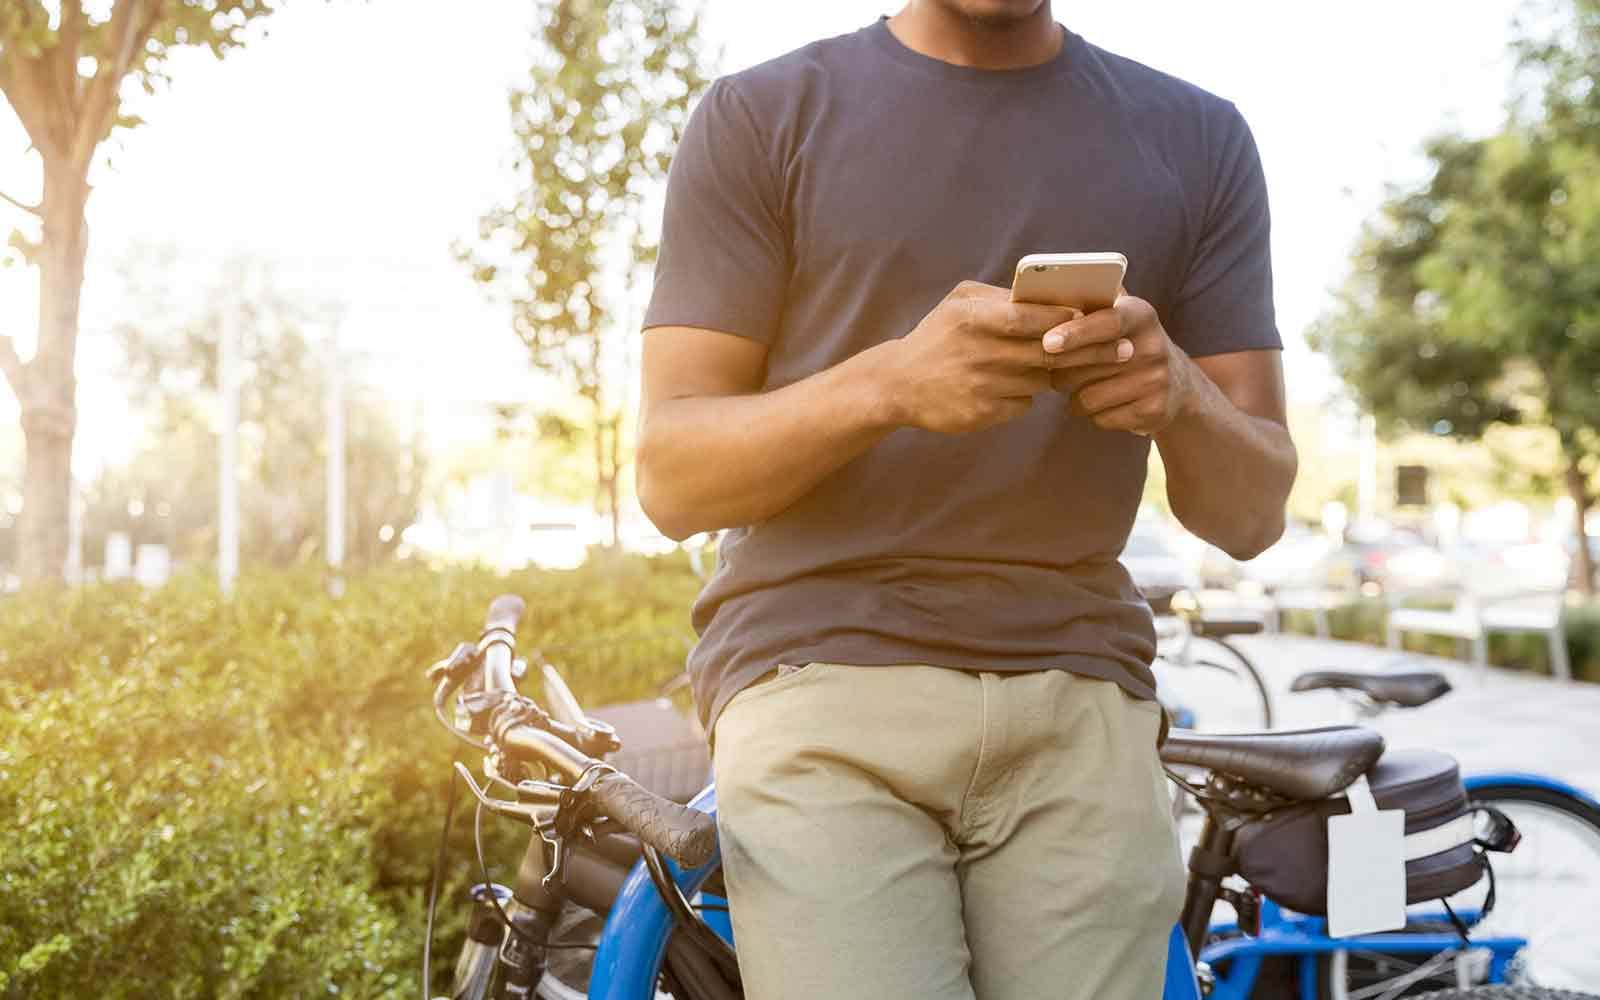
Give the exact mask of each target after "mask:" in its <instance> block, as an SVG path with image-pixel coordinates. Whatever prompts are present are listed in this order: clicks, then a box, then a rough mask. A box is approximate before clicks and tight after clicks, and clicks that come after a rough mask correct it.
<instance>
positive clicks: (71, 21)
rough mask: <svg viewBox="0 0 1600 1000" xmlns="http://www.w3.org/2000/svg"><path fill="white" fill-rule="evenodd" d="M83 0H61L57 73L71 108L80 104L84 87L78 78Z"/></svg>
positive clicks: (62, 91)
mask: <svg viewBox="0 0 1600 1000" xmlns="http://www.w3.org/2000/svg"><path fill="white" fill-rule="evenodd" d="M83 28H84V20H83V0H61V29H60V31H58V32H57V35H56V37H57V39H58V40H57V42H56V48H57V49H58V50H59V51H58V52H57V53H56V74H57V77H58V81H57V82H58V84H59V86H60V88H61V100H62V101H63V102H64V103H65V104H66V106H67V107H69V108H75V107H77V106H78V93H79V91H80V90H81V89H82V86H81V83H80V81H79V78H78V51H79V47H80V45H81V44H82V40H83Z"/></svg>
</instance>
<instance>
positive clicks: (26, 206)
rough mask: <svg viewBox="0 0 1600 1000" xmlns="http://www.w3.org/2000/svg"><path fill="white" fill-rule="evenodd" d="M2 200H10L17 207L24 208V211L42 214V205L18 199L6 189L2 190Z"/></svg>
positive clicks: (0, 193) (0, 195)
mask: <svg viewBox="0 0 1600 1000" xmlns="http://www.w3.org/2000/svg"><path fill="white" fill-rule="evenodd" d="M0 201H9V202H10V203H11V204H13V205H15V206H16V207H18V208H20V209H22V210H23V211H24V212H31V213H33V214H34V215H38V214H40V211H39V209H40V206H38V205H29V204H28V203H27V202H23V201H18V200H17V199H16V198H13V197H11V196H10V195H9V194H6V193H5V192H4V191H0Z"/></svg>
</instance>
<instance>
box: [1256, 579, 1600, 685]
mask: <svg viewBox="0 0 1600 1000" xmlns="http://www.w3.org/2000/svg"><path fill="white" fill-rule="evenodd" d="M1385 614H1386V609H1385V604H1384V602H1383V600H1382V599H1380V598H1364V599H1362V600H1361V601H1359V602H1356V603H1354V604H1348V605H1345V606H1343V607H1339V608H1335V609H1333V610H1332V611H1330V612H1329V613H1328V631H1329V632H1330V633H1331V634H1332V636H1333V637H1334V638H1335V639H1346V640H1350V641H1354V642H1365V643H1369V644H1372V645H1377V646H1381V645H1383V644H1384V642H1385V633H1384V617H1385ZM1564 624H1565V626H1566V633H1567V659H1568V662H1570V663H1571V665H1572V676H1573V677H1575V678H1577V679H1579V680H1586V681H1593V682H1596V683H1600V602H1591V603H1589V604H1582V605H1576V606H1573V607H1569V608H1568V609H1567V615H1566V619H1565V623H1564ZM1314 626H1315V622H1314V620H1313V619H1312V616H1311V613H1310V612H1309V611H1290V612H1287V613H1286V614H1285V615H1284V628H1285V630H1286V631H1295V632H1305V633H1308V634H1309V633H1312V632H1313V631H1314ZM1402 640H1403V642H1404V643H1405V648H1406V649H1409V650H1414V651H1416V652H1422V653H1430V654H1433V655H1435V656H1449V657H1455V656H1461V655H1468V653H1467V651H1465V650H1458V649H1457V646H1456V641H1455V640H1454V639H1452V638H1450V637H1449V636H1440V635H1431V636H1424V635H1412V634H1408V635H1405V636H1403V637H1402ZM1489 662H1490V663H1493V664H1496V665H1498V666H1502V667H1511V668H1514V669H1520V670H1530V671H1534V672H1536V673H1545V674H1548V673H1550V649H1549V647H1548V646H1547V645H1545V639H1544V637H1543V636H1540V635H1511V634H1505V635H1490V636H1489Z"/></svg>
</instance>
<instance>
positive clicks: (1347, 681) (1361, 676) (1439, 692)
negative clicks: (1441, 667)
mask: <svg viewBox="0 0 1600 1000" xmlns="http://www.w3.org/2000/svg"><path fill="white" fill-rule="evenodd" d="M1319 688H1332V689H1335V690H1343V691H1360V692H1361V693H1362V694H1364V695H1366V696H1367V697H1368V698H1371V699H1372V700H1373V701H1379V702H1384V703H1387V704H1390V705H1398V706H1399V707H1401V708H1416V707H1417V706H1418V705H1426V704H1427V703H1428V702H1430V701H1433V700H1434V699H1435V698H1440V697H1443V696H1444V695H1446V694H1448V693H1449V692H1450V682H1449V681H1447V680H1445V679H1444V675H1443V674H1440V673H1437V672H1435V671H1432V670H1418V671H1413V672H1411V673H1405V674H1366V673H1360V672H1359V671H1353V670H1310V671H1307V672H1306V673H1303V674H1301V675H1300V676H1298V677H1296V678H1295V679H1294V683H1292V684H1290V685H1289V690H1291V691H1315V690H1317V689H1319Z"/></svg>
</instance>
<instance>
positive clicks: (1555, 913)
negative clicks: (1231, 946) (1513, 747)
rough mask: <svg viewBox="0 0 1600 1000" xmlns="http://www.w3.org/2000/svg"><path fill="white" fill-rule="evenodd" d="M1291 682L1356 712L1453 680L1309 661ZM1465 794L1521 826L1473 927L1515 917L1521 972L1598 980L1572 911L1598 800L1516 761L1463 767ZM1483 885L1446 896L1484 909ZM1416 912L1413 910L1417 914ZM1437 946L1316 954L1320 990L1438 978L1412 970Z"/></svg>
mask: <svg viewBox="0 0 1600 1000" xmlns="http://www.w3.org/2000/svg"><path fill="white" fill-rule="evenodd" d="M1290 690H1291V691H1296V692H1304V691H1319V690H1328V691H1333V692H1335V693H1337V694H1338V695H1339V696H1340V697H1341V698H1343V699H1344V700H1345V701H1346V702H1348V703H1349V704H1350V705H1351V706H1352V708H1353V710H1354V713H1355V715H1356V717H1357V718H1359V719H1373V718H1376V717H1378V716H1380V715H1382V714H1384V713H1385V712H1388V711H1392V710H1395V709H1415V708H1420V707H1422V706H1424V705H1428V704H1431V703H1433V702H1435V701H1437V700H1438V699H1440V698H1442V697H1444V696H1445V695H1446V694H1448V693H1449V692H1450V690H1451V686H1450V682H1449V681H1448V680H1447V679H1446V678H1445V676H1444V675H1443V674H1441V673H1439V672H1437V671H1432V670H1415V671H1405V672H1384V673H1367V672H1360V671H1349V670H1313V671H1307V672H1305V673H1302V674H1300V675H1299V676H1297V677H1296V678H1295V679H1294V681H1293V682H1292V683H1291V684H1290ZM1462 780H1463V784H1464V785H1465V787H1466V790H1467V794H1468V797H1469V799H1470V801H1472V802H1473V803H1476V804H1481V805H1487V806H1492V807H1494V808H1495V809H1496V810H1498V811H1499V812H1500V813H1501V814H1503V815H1505V816H1507V817H1509V818H1510V819H1511V820H1512V822H1513V823H1514V824H1515V825H1516V827H1517V829H1518V830H1520V831H1521V832H1522V839H1523V843H1522V846H1521V847H1520V848H1519V850H1518V851H1517V853H1516V854H1515V855H1514V856H1512V857H1511V858H1509V859H1507V860H1506V862H1505V863H1503V864H1502V865H1500V866H1499V867H1497V869H1496V883H1497V888H1498V891H1497V899H1496V903H1495V906H1494V907H1493V912H1492V913H1491V914H1490V915H1489V916H1488V917H1486V918H1485V919H1484V920H1482V921H1480V923H1479V928H1480V929H1482V930H1486V931H1490V932H1493V931H1495V930H1498V929H1502V928H1506V927H1515V928H1516V929H1517V931H1518V932H1519V933H1521V934H1522V935H1523V936H1525V937H1526V938H1527V939H1528V944H1527V946H1526V947H1524V948H1523V949H1522V950H1521V952H1520V953H1519V956H1518V961H1519V963H1520V969H1519V974H1520V975H1522V976H1523V977H1524V978H1526V979H1528V980H1530V981H1533V982H1540V983H1543V984H1546V985H1557V986H1578V985H1583V986H1589V985H1593V984H1595V983H1600V949H1597V948H1595V947H1594V946H1592V945H1591V944H1590V943H1589V941H1588V936H1587V935H1586V934H1584V933H1583V930H1584V928H1583V926H1582V925H1579V926H1573V924H1572V922H1571V920H1570V919H1569V918H1571V917H1575V916H1577V917H1581V916H1582V915H1583V913H1584V912H1585V911H1584V910H1583V908H1582V905H1581V904H1582V903H1583V902H1585V901H1592V900H1594V899H1600V801H1597V800H1596V799H1595V798H1594V797H1592V796H1590V795H1588V794H1587V793H1585V792H1583V791H1582V790H1580V789H1578V788H1575V787H1573V786H1572V785H1569V784H1567V783H1566V782H1562V781H1559V780H1557V779H1555V778H1552V777H1549V776H1547V775H1541V774H1532V773H1528V772H1521V771H1503V772H1491V773H1483V774H1469V775H1466V776H1465V777H1464V778H1463V779H1462ZM1484 891H1486V890H1481V889H1473V890H1469V891H1468V892H1467V893H1464V894H1462V895H1460V896H1457V897H1452V898H1451V899H1450V900H1448V902H1450V903H1451V905H1453V906H1455V907H1457V908H1460V909H1465V910H1469V911H1472V910H1479V911H1481V910H1482V909H1483V904H1484V902H1485V899H1484V898H1483V895H1482V893H1483V892H1484ZM1419 922H1420V918H1419ZM1434 958H1435V956H1430V955H1426V954H1423V953H1417V954H1415V955H1414V956H1413V957H1405V956H1397V955H1393V954H1387V953H1381V952H1378V953H1372V952H1357V951H1353V950H1352V951H1340V952H1334V953H1331V954H1329V955H1328V956H1327V957H1326V958H1325V959H1324V960H1323V961H1322V963H1321V964H1322V969H1321V971H1320V976H1321V982H1322V986H1321V990H1322V992H1321V993H1320V994H1319V995H1322V996H1327V997H1331V998H1334V1000H1342V998H1343V997H1347V996H1348V997H1360V996H1362V995H1364V991H1370V990H1371V989H1372V988H1373V987H1375V986H1378V985H1381V984H1383V983H1385V982H1389V981H1393V980H1394V979H1397V978H1400V977H1403V976H1412V975H1416V976H1418V977H1419V978H1418V979H1417V983H1418V985H1430V986H1431V985H1436V984H1437V983H1438V980H1437V978H1436V977H1435V976H1434V975H1433V974H1432V973H1419V970H1420V969H1421V967H1422V966H1424V965H1426V964H1427V963H1428V962H1430V961H1432V960H1433V959H1434Z"/></svg>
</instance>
